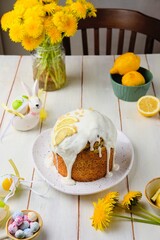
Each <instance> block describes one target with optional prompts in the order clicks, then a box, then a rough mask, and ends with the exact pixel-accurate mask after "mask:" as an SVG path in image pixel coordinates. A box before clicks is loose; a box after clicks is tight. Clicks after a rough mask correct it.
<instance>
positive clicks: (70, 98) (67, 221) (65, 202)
mask: <svg viewBox="0 0 160 240" xmlns="http://www.w3.org/2000/svg"><path fill="white" fill-rule="evenodd" d="M66 60H67V61H66V71H67V79H68V84H67V86H66V87H64V88H62V89H60V90H58V91H54V92H48V93H47V97H46V105H45V107H46V110H47V112H48V118H47V120H46V121H45V122H44V124H43V128H42V131H44V130H45V129H47V128H52V127H53V125H54V123H55V121H56V119H57V117H59V116H61V115H62V114H65V113H66V112H68V111H71V110H74V109H77V108H79V107H80V106H81V73H82V58H81V57H78V56H77V57H76V56H75V57H66ZM34 179H40V178H39V176H38V174H37V172H35V178H34ZM47 189H48V187H47V186H46V185H45V186H44V184H43V191H44V192H45V190H46V191H47ZM29 207H30V208H32V209H35V208H38V211H39V212H40V214H41V215H42V217H43V219H44V231H43V232H42V234H41V236H40V237H39V239H47V240H52V239H59V240H63V239H70V240H72V239H73V240H75V239H77V231H78V197H77V196H72V195H65V194H63V193H61V192H58V191H57V190H55V189H52V188H49V191H48V193H47V194H46V198H41V199H40V198H39V196H36V195H35V194H32V195H31V201H30V204H29Z"/></svg>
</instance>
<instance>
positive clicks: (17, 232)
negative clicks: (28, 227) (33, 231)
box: [15, 229, 25, 239]
mask: <svg viewBox="0 0 160 240" xmlns="http://www.w3.org/2000/svg"><path fill="white" fill-rule="evenodd" d="M15 237H16V238H18V239H22V238H25V234H24V231H22V230H21V229H18V230H17V231H16V233H15Z"/></svg>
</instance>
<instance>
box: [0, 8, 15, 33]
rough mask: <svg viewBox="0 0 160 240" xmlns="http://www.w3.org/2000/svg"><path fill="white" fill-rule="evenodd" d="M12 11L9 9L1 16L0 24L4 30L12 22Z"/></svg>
mask: <svg viewBox="0 0 160 240" xmlns="http://www.w3.org/2000/svg"><path fill="white" fill-rule="evenodd" d="M13 19H14V11H13V10H12V11H9V12H7V13H5V14H4V15H3V16H2V18H1V25H2V29H3V30H4V31H7V30H8V29H9V28H10V27H11V26H12V24H13Z"/></svg>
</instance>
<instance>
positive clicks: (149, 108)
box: [137, 95, 160, 117]
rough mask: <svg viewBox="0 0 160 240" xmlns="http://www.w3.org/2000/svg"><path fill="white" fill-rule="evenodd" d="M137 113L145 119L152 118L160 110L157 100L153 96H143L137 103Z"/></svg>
mask: <svg viewBox="0 0 160 240" xmlns="http://www.w3.org/2000/svg"><path fill="white" fill-rule="evenodd" d="M137 109H138V111H139V112H140V113H141V114H142V115H143V116H145V117H152V116H154V115H156V114H157V113H158V112H159V110H160V104H159V99H158V98H157V97H154V96H150V95H147V96H143V97H141V98H140V99H139V100H138V102H137Z"/></svg>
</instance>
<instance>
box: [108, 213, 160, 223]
mask: <svg viewBox="0 0 160 240" xmlns="http://www.w3.org/2000/svg"><path fill="white" fill-rule="evenodd" d="M112 216H113V217H118V218H123V219H128V220H131V221H134V222H141V223H148V224H154V225H160V223H158V222H154V221H152V220H150V221H149V220H144V219H140V218H134V217H127V216H122V215H119V214H112Z"/></svg>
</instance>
